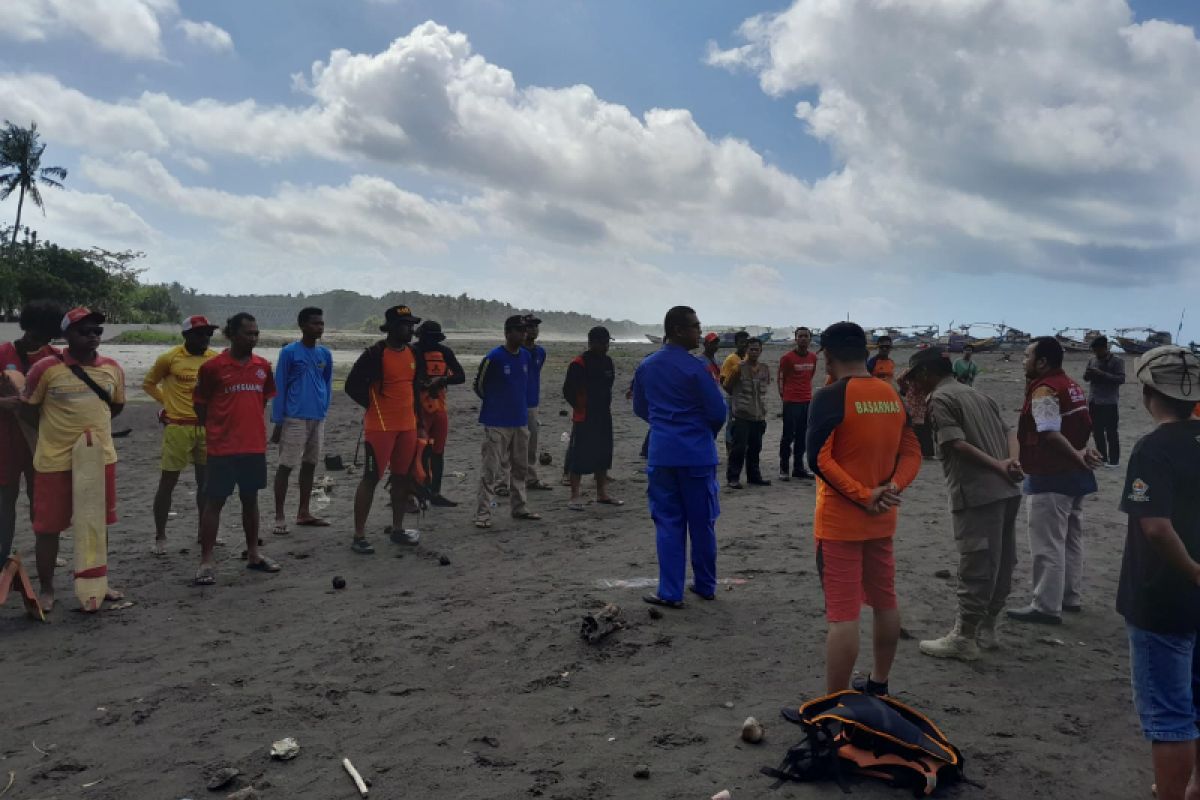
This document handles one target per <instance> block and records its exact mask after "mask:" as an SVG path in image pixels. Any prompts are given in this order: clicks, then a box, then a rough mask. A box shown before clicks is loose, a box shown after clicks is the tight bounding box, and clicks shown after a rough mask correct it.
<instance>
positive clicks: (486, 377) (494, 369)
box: [475, 346, 535, 428]
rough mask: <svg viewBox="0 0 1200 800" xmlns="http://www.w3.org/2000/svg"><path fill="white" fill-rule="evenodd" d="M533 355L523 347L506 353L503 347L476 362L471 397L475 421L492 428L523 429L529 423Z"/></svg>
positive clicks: (494, 349) (493, 350)
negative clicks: (476, 407)
mask: <svg viewBox="0 0 1200 800" xmlns="http://www.w3.org/2000/svg"><path fill="white" fill-rule="evenodd" d="M532 361H533V356H532V355H531V354H530V352H529V351H528V350H526V349H525V348H524V347H519V348H517V352H516V353H510V352H509V351H508V350H506V349H505V348H504V347H503V346H501V347H496V348H493V349H492V351H491V352H490V353H488V354H487V355H486V356H484V358H483V361H481V362H479V371H478V372H477V373H475V394H477V395H479V398H480V399H481V400H482V401H483V402H482V403H480V404H479V422H480V423H481V424H483V425H486V426H488V427H493V428H523V427H525V425H527V424H528V422H529V409H531V408H533V407H534V405H535V404H534V403H531V402H530V400H531V399H532V397H533V395H532V391H533V389H532V385H531V384H532V378H531V372H532Z"/></svg>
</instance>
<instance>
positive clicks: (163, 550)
mask: <svg viewBox="0 0 1200 800" xmlns="http://www.w3.org/2000/svg"><path fill="white" fill-rule="evenodd" d="M150 552H151V553H152V554H154V555H156V556H165V555H166V554H167V540H166V537H163V538H162V539H155V540H154V548H153V549H152V550H151V551H150Z"/></svg>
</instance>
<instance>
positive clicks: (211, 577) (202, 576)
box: [192, 566, 217, 586]
mask: <svg viewBox="0 0 1200 800" xmlns="http://www.w3.org/2000/svg"><path fill="white" fill-rule="evenodd" d="M216 582H217V574H216V569H215V568H213V567H212V566H201V567H200V569H198V570H196V577H195V579H194V580H193V581H192V585H193V586H212V585H213V584H214V583H216Z"/></svg>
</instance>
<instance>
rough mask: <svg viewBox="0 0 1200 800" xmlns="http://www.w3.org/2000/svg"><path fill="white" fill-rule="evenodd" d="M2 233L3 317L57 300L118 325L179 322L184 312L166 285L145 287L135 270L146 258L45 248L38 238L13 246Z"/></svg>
mask: <svg viewBox="0 0 1200 800" xmlns="http://www.w3.org/2000/svg"><path fill="white" fill-rule="evenodd" d="M8 237H9V229H8V228H0V238H2V240H3V241H4V242H5V244H3V245H0V313H3V314H5V315H8V316H11V315H12V314H14V313H15V312H16V311H18V310H19V309H20V308H21V306H22V305H24V304H25V303H26V302H28V301H30V300H38V299H52V300H57V301H59V302H61V303H63V304H65V305H67V306H87V307H88V308H90V309H92V310H93V311H102V312H104V315H105V316H106V317H108V321H109V322H113V323H130V322H135V323H137V322H140V323H156V322H178V321H179V320H180V319H181V315H180V313H179V307H178V306H176V305H175V302H174V300H172V299H171V293H170V291H169V289H168V288H167V287H166V286H164V285H163V284H146V283H142V282H141V274H142V273H143V272H144V271H145V270H144V269H141V268H138V267H135V266H133V264H134V263H135V262H136V261H137V260H138V259H140V258H142V256H143V254H142V253H138V252H134V251H131V250H126V251H123V252H113V251H110V250H104V249H101V248H99V247H93V248H91V249H89V250H72V249H68V248H65V247H59V246H58V245H55V244H52V243H49V242H40V241H38V239H37V234H36V233H31V232H28V231H27V232H26V235H25V240H24V241H23V242H18V243H17V244H15V245H12V244H7V240H8Z"/></svg>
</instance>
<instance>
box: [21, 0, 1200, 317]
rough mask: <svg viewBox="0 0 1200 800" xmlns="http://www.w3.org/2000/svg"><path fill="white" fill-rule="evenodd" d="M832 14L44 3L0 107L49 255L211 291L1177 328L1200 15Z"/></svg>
mask: <svg viewBox="0 0 1200 800" xmlns="http://www.w3.org/2000/svg"><path fill="white" fill-rule="evenodd" d="M827 5H828V4H824V3H819V2H816V0H794V2H790V3H789V2H777V3H758V2H741V3H729V2H723V1H722V0H657V1H656V2H640V1H638V0H623V1H618V2H608V3H599V2H582V1H581V0H537V1H536V2H515V1H512V0H510V1H509V2H500V1H499V0H472V1H470V2H466V1H458V0H437V1H436V2H434V1H433V0H393V1H392V2H386V1H385V0H345V2H342V3H337V4H331V3H327V2H318V0H292V1H290V2H284V1H283V0H257V2H255V3H245V2H242V0H206V1H205V2H189V1H187V0H181V1H180V2H176V0H111V2H110V3H107V4H104V9H103V11H102V12H101V11H97V12H82V11H80V9H79V7H78V6H77V5H76V6H71V5H70V4H69V2H68V0H30V2H28V3H23V4H22V5H21V7H20V8H21V11H20V12H18V14H17V15H16V19H15V20H14V21H13V24H12V25H10V26H7V27H6V30H5V31H3V32H0V36H3V37H5V38H6V39H8V41H6V42H5V46H4V47H3V48H0V49H2V51H3V55H2V56H0V81H3V84H4V85H3V87H0V89H2V91H0V115H3V117H5V118H11V119H14V120H19V121H27V119H30V118H32V119H37V120H38V121H39V126H40V127H41V129H42V130H43V133H44V136H45V138H46V140H47V141H48V142H49V144H50V148H49V150H48V153H47V161H48V163H53V164H61V165H63V166H66V167H68V168H69V169H70V171H71V175H70V177H69V179H68V187H69V189H68V191H67V192H63V193H57V192H56V193H49V192H48V193H47V198H46V199H47V215H46V216H45V217H44V218H42V217H41V215H40V214H34V215H32V216H29V215H27V216H26V220H27V221H30V222H31V223H32V224H34V225H35V226H36V227H38V229H39V231H40V232H41V234H42V235H43V236H45V237H48V238H50V239H53V240H57V241H60V242H63V243H66V244H73V245H88V244H93V243H95V244H102V245H105V246H109V247H129V248H133V249H139V250H143V251H145V252H146V253H147V258H146V261H145V264H146V266H147V267H148V268H149V273H148V274H149V275H150V276H151V277H153V278H155V279H162V280H179V281H181V282H182V283H185V284H188V285H192V286H196V287H197V288H200V289H202V290H210V291H212V290H216V291H229V292H237V291H243V290H244V291H280V290H287V291H314V290H320V289H328V288H337V287H344V288H353V289H357V290H360V291H369V292H373V293H382V292H384V291H388V290H391V289H404V288H408V289H419V290H422V291H447V292H454V293H457V292H463V291H465V292H468V293H471V294H475V295H479V296H494V297H498V298H500V299H504V300H508V301H511V302H514V303H518V304H521V305H528V306H541V307H555V308H571V309H576V310H581V311H586V312H589V313H594V314H598V315H601V316H611V317H616V318H623V317H629V318H634V319H638V320H640V321H646V322H653V321H655V320H656V319H658V318H660V316H661V313H662V310H663V309H665V308H666V307H667V306H669V305H672V304H675V303H687V304H690V305H693V306H695V307H696V308H697V309H698V310H699V311H700V313H701V317H702V319H704V320H706V321H711V322H712V323H713V324H717V323H730V324H732V323H766V324H775V325H781V326H782V325H790V324H800V323H805V324H810V325H822V324H826V323H828V322H830V321H833V320H835V319H840V318H844V317H846V316H847V315H848V316H850V317H852V318H854V319H857V320H859V321H861V322H863V323H864V324H871V325H885V324H889V325H897V324H904V323H924V322H936V323H938V324H941V325H943V326H944V325H946V324H947V323H949V322H950V321H951V320H954V321H957V322H964V321H979V320H989V321H1006V322H1008V323H1009V324H1015V325H1018V326H1019V327H1022V328H1026V329H1030V330H1034V331H1045V330H1049V329H1051V328H1058V327H1068V326H1096V327H1104V328H1109V329H1111V328H1116V327H1120V326H1124V325H1130V326H1133V325H1142V324H1153V325H1156V326H1162V327H1169V328H1170V329H1171V330H1172V331H1174V329H1175V326H1176V324H1177V322H1178V319H1179V315H1180V312H1181V310H1182V306H1183V305H1184V304H1185V303H1186V301H1187V299H1188V298H1189V296H1190V297H1196V296H1198V295H1197V291H1196V290H1197V289H1200V277H1198V275H1200V270H1198V269H1197V264H1196V256H1195V253H1196V252H1197V250H1196V245H1197V244H1200V242H1198V241H1197V239H1198V238H1200V225H1198V224H1197V223H1196V222H1195V221H1194V220H1195V219H1197V216H1196V212H1197V211H1200V208H1198V205H1200V203H1198V202H1197V201H1198V200H1200V197H1197V192H1196V182H1195V181H1196V179H1197V177H1200V157H1198V156H1197V155H1194V154H1192V153H1191V150H1192V149H1193V147H1192V142H1194V141H1196V139H1197V137H1198V136H1200V130H1196V127H1197V125H1200V123H1198V122H1197V120H1200V115H1198V114H1197V113H1196V111H1197V110H1200V109H1198V108H1197V101H1196V100H1195V99H1194V97H1193V95H1194V94H1195V93H1194V88H1193V87H1194V86H1195V85H1197V81H1200V44H1198V43H1197V41H1196V38H1195V26H1196V25H1197V24H1198V23H1200V8H1198V7H1197V6H1198V4H1194V3H1190V2H1184V1H1183V0H1177V1H1176V2H1168V1H1167V0H1144V1H1139V2H1134V3H1132V4H1129V3H1126V2H1125V0H1062V2H1059V3H1055V4H1053V5H1047V6H1046V7H1045V8H1044V9H1043V10H1038V11H1037V12H1036V13H1035V12H1033V11H1031V10H1030V9H1029V8H1028V6H1029V5H1030V4H1028V3H1022V2H1016V0H1012V1H1011V2H1006V1H1004V0H1002V1H1001V2H986V3H985V2H982V0H962V2H960V3H944V4H936V3H935V4H930V3H927V2H918V1H917V0H908V1H907V2H891V3H882V2H878V0H847V2H845V3H843V4H839V5H837V6H833V7H826V6H827ZM88 13H102V14H103V17H102V18H98V19H90V18H88V17H87V14H88ZM340 51H344V52H340ZM314 65H316V66H315V67H314ZM13 205H14V204H13V202H12V201H9V202H7V203H5V204H0V215H3V216H4V217H6V218H10V217H11V215H12V214H13V213H15V209H14V208H13ZM1198 319H1200V308H1198V309H1194V310H1193V311H1192V318H1191V321H1190V322H1188V323H1185V328H1184V338H1185V339H1186V338H1189V337H1190V338H1200V322H1197V321H1196V320H1198Z"/></svg>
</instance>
